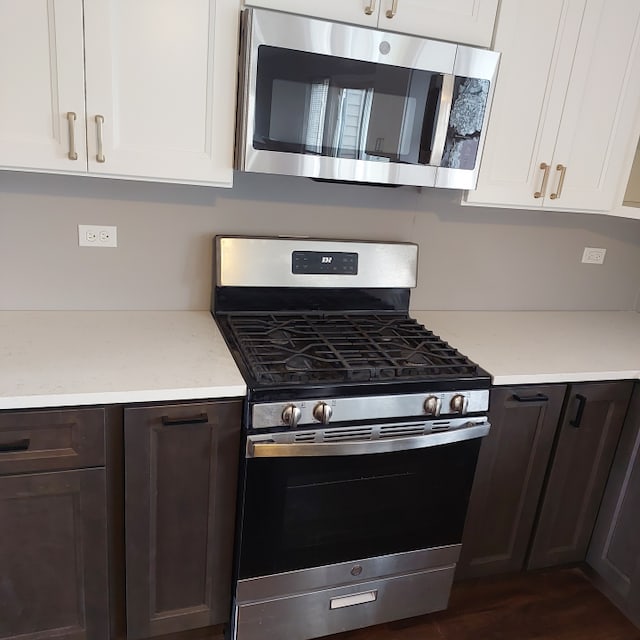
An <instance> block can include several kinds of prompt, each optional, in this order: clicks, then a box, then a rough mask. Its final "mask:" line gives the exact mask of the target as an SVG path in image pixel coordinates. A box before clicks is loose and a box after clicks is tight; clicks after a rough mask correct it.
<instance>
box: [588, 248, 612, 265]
mask: <svg viewBox="0 0 640 640" xmlns="http://www.w3.org/2000/svg"><path fill="white" fill-rule="evenodd" d="M606 253H607V250H606V249H599V248H598V247H585V248H584V251H583V252H582V262H584V263H585V264H602V263H603V262H604V257H605V255H606Z"/></svg>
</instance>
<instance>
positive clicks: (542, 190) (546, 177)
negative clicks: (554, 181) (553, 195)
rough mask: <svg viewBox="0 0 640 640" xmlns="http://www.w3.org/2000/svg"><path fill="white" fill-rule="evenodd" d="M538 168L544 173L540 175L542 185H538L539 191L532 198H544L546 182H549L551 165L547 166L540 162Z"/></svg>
mask: <svg viewBox="0 0 640 640" xmlns="http://www.w3.org/2000/svg"><path fill="white" fill-rule="evenodd" d="M540 168H541V169H542V170H543V171H544V173H543V174H542V184H541V185H540V191H536V192H535V193H534V194H533V197H534V198H544V194H545V193H546V191H547V182H548V181H549V171H550V169H551V165H548V164H547V163H546V162H541V163H540Z"/></svg>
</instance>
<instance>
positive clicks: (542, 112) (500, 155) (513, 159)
mask: <svg viewBox="0 0 640 640" xmlns="http://www.w3.org/2000/svg"><path fill="white" fill-rule="evenodd" d="M639 45H640V3H637V2H629V0H606V1H605V0H564V2H558V1H557V0H536V1H535V2H534V1H533V0H527V1H526V2H522V0H503V1H502V5H501V9H500V21H499V24H498V28H497V31H496V39H495V47H496V49H497V50H498V51H501V52H502V58H501V62H500V70H499V73H498V81H497V85H496V92H495V94H494V101H493V106H492V110H491V115H490V118H489V127H488V130H487V138H486V141H485V147H484V154H483V157H482V161H481V166H480V174H479V178H478V187H477V189H476V191H470V192H469V193H468V194H467V196H466V202H468V203H470V204H487V205H492V206H504V207H522V208H537V207H541V208H543V209H545V210H563V211H594V212H597V211H610V210H612V209H613V208H614V205H615V204H616V197H617V195H618V192H619V187H620V180H621V176H626V175H627V173H628V169H629V167H628V166H627V165H628V163H629V162H630V160H629V158H630V153H631V151H632V149H631V146H633V145H634V144H635V142H636V140H635V139H634V132H635V131H637V126H636V118H637V116H636V114H637V113H638V107H639V105H640V47H639Z"/></svg>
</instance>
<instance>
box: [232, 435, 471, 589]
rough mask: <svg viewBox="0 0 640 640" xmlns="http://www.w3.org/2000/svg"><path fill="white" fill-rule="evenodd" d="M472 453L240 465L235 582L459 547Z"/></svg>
mask: <svg viewBox="0 0 640 640" xmlns="http://www.w3.org/2000/svg"><path fill="white" fill-rule="evenodd" d="M479 448H480V439H479V438H478V439H474V440H468V441H464V442H460V443H455V444H449V445H443V446H438V447H430V448H426V449H416V450H410V451H401V452H394V453H385V454H370V455H354V456H335V457H304V458H254V459H249V460H247V461H246V463H247V465H246V477H245V481H246V484H245V497H244V507H243V522H242V532H241V547H240V575H239V577H240V578H241V579H244V578H252V577H257V576H263V575H270V574H275V573H281V572H284V571H292V570H295V569H301V568H307V567H317V566H323V565H330V564H334V563H337V562H346V561H350V560H356V559H361V558H368V557H375V556H380V555H386V554H392V553H399V552H404V551H413V550H419V549H426V548H429V547H435V546H441V545H448V544H459V543H460V542H461V539H462V530H463V527H464V519H465V515H466V510H467V505H468V501H469V494H470V492H471V485H472V483H473V475H474V472H475V466H476V461H477V456H478V451H479Z"/></svg>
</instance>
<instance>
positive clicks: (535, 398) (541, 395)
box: [511, 393, 549, 402]
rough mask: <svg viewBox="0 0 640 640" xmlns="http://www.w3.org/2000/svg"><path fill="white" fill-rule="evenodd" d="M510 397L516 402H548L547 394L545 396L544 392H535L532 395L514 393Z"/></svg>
mask: <svg viewBox="0 0 640 640" xmlns="http://www.w3.org/2000/svg"><path fill="white" fill-rule="evenodd" d="M511 397H512V398H513V399H514V400H515V401H516V402H549V396H545V395H544V393H536V394H534V395H532V396H521V395H520V394H519V393H514V394H513V395H512V396H511Z"/></svg>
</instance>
